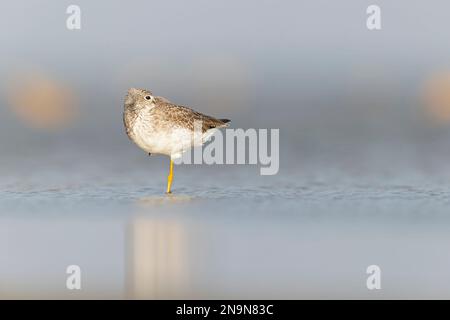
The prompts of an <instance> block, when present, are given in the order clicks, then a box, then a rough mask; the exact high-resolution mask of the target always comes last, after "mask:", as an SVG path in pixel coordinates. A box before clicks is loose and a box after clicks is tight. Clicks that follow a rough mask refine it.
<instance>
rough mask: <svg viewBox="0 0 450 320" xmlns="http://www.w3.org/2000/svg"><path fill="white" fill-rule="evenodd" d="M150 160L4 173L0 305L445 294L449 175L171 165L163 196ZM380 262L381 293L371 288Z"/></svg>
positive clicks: (449, 279)
mask: <svg viewBox="0 0 450 320" xmlns="http://www.w3.org/2000/svg"><path fill="white" fill-rule="evenodd" d="M155 161H156V164H155V163H153V164H152V165H149V168H148V169H147V168H146V169H143V168H142V167H140V166H137V167H135V168H134V169H133V170H129V171H128V172H121V171H117V170H115V169H114V170H110V169H109V168H105V167H103V168H100V167H98V168H95V170H91V169H92V168H91V169H89V168H87V167H85V168H84V169H83V170H80V167H78V168H77V169H76V170H73V171H70V170H68V171H64V170H61V169H51V168H50V169H48V170H43V169H41V170H39V171H36V172H33V173H30V172H26V170H25V171H24V172H23V173H22V174H20V173H18V172H17V171H16V172H13V173H10V175H8V174H7V173H6V172H5V174H4V177H5V179H4V181H3V183H2V185H1V195H0V253H1V254H0V283H1V286H0V296H1V297H3V298H11V297H19V298H30V297H39V298H50V297H57V298H250V297H251V298H450V286H448V283H450V275H449V274H448V272H447V270H449V269H450V255H449V254H448V243H449V240H450V237H449V231H450V216H449V214H448V212H449V211H448V208H449V205H450V200H449V199H450V198H449V195H450V183H447V182H446V181H445V178H443V177H431V176H427V175H423V174H422V175H420V174H415V175H414V174H408V175H401V174H399V175H397V176H395V175H393V176H390V177H383V176H382V175H366V176H359V175H353V174H350V173H348V172H342V171H339V170H328V171H326V172H325V171H323V170H315V169H313V168H311V167H310V168H306V167H298V168H296V167H292V168H290V169H289V170H288V172H286V171H284V172H281V173H280V174H279V175H277V176H273V177H261V176H259V175H258V174H257V170H256V169H255V168H251V167H239V168H225V167H211V168H209V167H203V166H199V167H189V168H186V167H177V168H176V170H175V180H174V190H173V191H174V194H172V195H165V194H164V193H163V191H164V184H165V176H164V171H163V170H162V169H161V168H157V167H158V166H159V163H158V161H159V160H155ZM155 161H154V162H155ZM254 169H255V170H254ZM150 178H151V179H150ZM72 264H76V265H79V266H80V267H81V270H82V290H80V291H70V290H67V289H66V287H65V281H66V278H67V274H66V267H67V266H68V265H72ZM372 264H376V265H378V266H380V268H381V270H382V289H381V290H375V291H369V290H368V289H367V288H366V278H367V276H368V275H367V274H366V268H367V266H369V265H372Z"/></svg>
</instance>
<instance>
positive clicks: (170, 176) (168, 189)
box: [166, 159, 173, 193]
mask: <svg viewBox="0 0 450 320" xmlns="http://www.w3.org/2000/svg"><path fill="white" fill-rule="evenodd" d="M172 179H173V160H172V159H170V172H169V175H168V177H167V191H166V193H172V191H170V187H171V186H172Z"/></svg>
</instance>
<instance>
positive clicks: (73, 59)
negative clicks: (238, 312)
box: [0, 0, 450, 299]
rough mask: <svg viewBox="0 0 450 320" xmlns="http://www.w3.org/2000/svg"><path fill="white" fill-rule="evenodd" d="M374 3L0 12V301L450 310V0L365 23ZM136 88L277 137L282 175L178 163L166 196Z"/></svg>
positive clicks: (46, 5) (113, 5)
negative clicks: (130, 122)
mask: <svg viewBox="0 0 450 320" xmlns="http://www.w3.org/2000/svg"><path fill="white" fill-rule="evenodd" d="M71 4H76V5H78V6H80V8H81V29H80V30H68V29H67V28H66V19H67V18H68V16H69V14H67V13H66V9H67V7H68V6H69V5H71ZM371 4H373V3H372V2H368V1H358V0H347V1H340V2H337V1H331V0H328V1H325V0H318V1H287V0H286V1H274V0H259V1H256V0H249V1H237V0H231V1H220V2H219V1H214V2H213V1H207V0H193V1H189V3H187V2H185V1H181V0H173V1H135V0H132V1H128V2H127V3H124V2H123V1H96V2H92V1H84V0H79V1H76V3H74V2H72V1H58V2H56V1H48V0H42V1H22V0H19V1H14V2H8V3H4V4H3V10H2V18H1V19H0V42H1V43H2V45H1V47H0V52H1V60H0V150H1V153H0V177H1V178H0V297H1V298H36V297H37V298H64V299H65V298H69V299H72V298H74V299H76V298H369V299H372V298H447V299H448V298H450V285H449V284H450V275H449V274H448V272H447V270H448V269H449V267H450V256H449V254H448V246H447V244H448V243H449V240H450V237H449V236H448V234H449V233H448V231H449V229H450V225H449V222H450V219H449V217H448V211H449V210H448V208H449V206H450V201H449V196H450V161H449V160H450V42H449V41H448V38H449V31H448V30H450V20H449V19H448V15H449V12H450V4H449V3H448V1H444V0H442V1H439V0H433V1H427V2H425V1H420V2H419V1H413V2H411V1H406V0H401V1H395V2H393V1H386V0H384V1H383V0H379V1H377V2H376V4H377V5H379V6H380V7H381V23H382V29H381V30H379V31H369V30H368V29H367V28H366V19H367V16H368V15H367V14H366V9H367V7H368V6H369V5H371ZM130 87H138V88H147V89H150V90H151V91H152V92H154V93H155V94H156V95H160V96H164V97H166V98H168V99H169V100H171V101H173V102H175V103H179V104H183V105H187V106H191V107H193V108H195V109H197V110H198V111H201V112H204V113H206V114H211V115H214V116H217V117H221V118H229V119H232V126H233V127H234V128H244V129H246V128H279V129H280V171H279V173H278V174H277V175H275V176H260V175H259V168H258V166H254V165H240V166H237V165H236V166H231V165H228V166H220V165H216V166H206V165H203V166H200V165H189V166H188V165H184V166H177V167H176V168H175V177H174V186H173V187H174V195H173V196H172V197H166V196H164V194H163V191H164V187H165V183H166V175H167V170H168V159H167V158H165V157H160V156H156V157H148V156H147V155H146V154H145V153H144V152H143V151H142V150H140V149H139V148H138V147H136V146H135V145H133V144H132V143H131V142H130V141H129V140H128V138H127V137H126V135H125V133H124V129H123V124H122V110H123V100H124V96H125V94H126V91H127V90H128V88H130ZM70 264H77V265H79V266H80V267H81V270H82V275H83V276H82V290H81V291H69V290H67V289H66V288H65V280H66V277H67V275H66V274H65V270H66V267H67V266H68V265H70ZM371 264H377V265H379V266H380V268H381V270H382V272H383V273H382V290H379V291H369V290H367V288H366V286H365V281H366V277H367V275H366V273H365V270H366V268H367V266H368V265H371Z"/></svg>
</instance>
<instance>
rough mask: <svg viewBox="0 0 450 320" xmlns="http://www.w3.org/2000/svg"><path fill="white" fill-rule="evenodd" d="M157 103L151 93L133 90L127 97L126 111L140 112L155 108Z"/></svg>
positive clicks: (130, 90) (143, 90)
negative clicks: (147, 108)
mask: <svg viewBox="0 0 450 320" xmlns="http://www.w3.org/2000/svg"><path fill="white" fill-rule="evenodd" d="M155 101H156V99H155V97H154V96H153V94H152V93H151V92H150V91H148V90H145V89H135V88H131V89H129V90H128V93H127V95H126V97H125V109H131V110H140V109H144V108H146V107H153V106H154V103H155Z"/></svg>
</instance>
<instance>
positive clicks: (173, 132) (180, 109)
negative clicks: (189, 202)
mask: <svg viewBox="0 0 450 320" xmlns="http://www.w3.org/2000/svg"><path fill="white" fill-rule="evenodd" d="M123 123H124V126H125V131H126V134H127V136H128V137H129V138H130V140H131V141H133V142H134V143H135V144H136V145H137V146H138V147H140V148H141V149H142V150H144V151H145V152H146V153H148V154H149V155H153V154H161V155H166V156H169V157H170V167H169V175H168V176H167V189H166V193H167V194H170V193H172V190H171V187H172V180H173V165H174V160H175V159H177V158H180V157H181V156H182V154H183V153H184V152H185V151H187V150H189V148H191V147H193V146H195V147H197V146H201V145H203V144H204V143H205V142H206V141H208V139H209V138H210V137H211V136H212V135H213V134H214V132H215V131H216V130H218V129H220V128H225V127H228V126H229V123H230V120H229V119H216V118H214V117H211V116H208V115H205V114H203V113H200V112H197V111H195V110H193V109H191V108H189V107H186V106H182V105H177V104H174V103H171V102H170V101H169V100H168V99H166V98H164V97H160V96H155V95H153V93H152V92H151V91H149V90H146V89H136V88H131V89H129V90H128V92H127V94H126V96H125V102H124V111H123ZM199 124H200V125H199ZM195 130H197V131H199V134H200V136H197V138H196V137H195ZM200 131H201V132H200Z"/></svg>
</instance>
